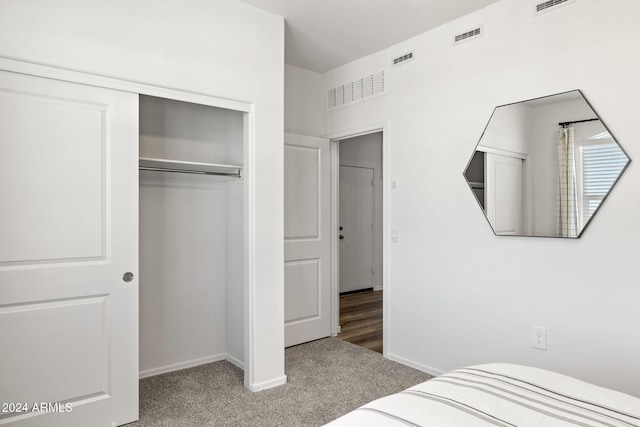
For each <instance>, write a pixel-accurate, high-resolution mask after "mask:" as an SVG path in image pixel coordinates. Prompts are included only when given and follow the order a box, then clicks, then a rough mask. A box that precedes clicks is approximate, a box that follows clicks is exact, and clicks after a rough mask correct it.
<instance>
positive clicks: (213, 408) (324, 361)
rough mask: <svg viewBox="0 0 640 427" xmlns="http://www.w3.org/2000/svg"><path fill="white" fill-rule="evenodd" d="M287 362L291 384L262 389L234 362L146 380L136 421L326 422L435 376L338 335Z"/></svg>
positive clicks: (292, 351) (175, 425)
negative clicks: (251, 386) (247, 385)
mask: <svg viewBox="0 0 640 427" xmlns="http://www.w3.org/2000/svg"><path fill="white" fill-rule="evenodd" d="M285 363H286V365H285V369H286V374H287V380H288V383H287V384H286V385H283V386H280V387H276V388H273V389H270V390H265V391H261V392H258V393H251V392H249V391H247V390H246V389H244V388H243V385H242V384H243V372H242V370H240V369H238V368H237V367H235V366H234V365H232V364H231V363H229V362H226V361H222V362H215V363H210V364H207V365H202V366H198V367H195V368H189V369H184V370H182V371H177V372H171V373H168V374H163V375H158V376H155V377H151V378H146V379H143V380H141V381H140V421H138V422H136V423H132V424H129V426H132V427H147V426H167V427H169V426H170V427H183V426H184V427H186V426H189V427H191V426H194V427H195V426H197V427H202V426H216V427H219V426H269V427H272V426H320V425H323V424H325V423H327V422H329V421H331V420H333V419H335V418H337V417H339V416H341V415H343V414H345V413H347V412H349V411H351V410H353V409H355V408H357V407H358V406H360V405H362V404H364V403H366V402H369V401H371V400H373V399H377V398H378V397H382V396H386V395H388V394H391V393H395V392H397V391H400V390H403V389H405V388H407V387H410V386H412V385H414V384H417V383H420V382H422V381H425V380H427V379H429V378H431V377H430V376H429V375H428V374H425V373H424V372H420V371H417V370H415V369H412V368H409V367H407V366H404V365H401V364H399V363H396V362H392V361H390V360H386V359H384V358H383V357H382V355H380V354H379V353H376V352H374V351H371V350H367V349H365V348H362V347H358V346H356V345H353V344H350V343H348V342H344V341H341V340H339V339H337V338H326V339H322V340H319V341H314V342H311V343H307V344H302V345H299V346H296V347H291V348H288V349H287V350H286V352H285Z"/></svg>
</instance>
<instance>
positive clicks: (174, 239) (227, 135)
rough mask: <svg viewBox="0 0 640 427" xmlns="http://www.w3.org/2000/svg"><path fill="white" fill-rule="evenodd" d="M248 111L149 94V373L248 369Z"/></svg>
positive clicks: (145, 199)
mask: <svg viewBox="0 0 640 427" xmlns="http://www.w3.org/2000/svg"><path fill="white" fill-rule="evenodd" d="M246 121H247V113H245V112H242V111H236V110H231V109H225V108H219V107H215V106H210V105H203V104H198V103H191V102H184V101H178V100H173V99H166V98H160V97H154V96H147V95H140V97H139V144H140V146H139V150H140V152H139V155H140V172H139V221H140V223H139V227H140V228H139V252H140V259H139V266H140V289H139V297H140V307H139V309H140V316H139V328H140V331H139V333H140V341H139V342H140V344H139V352H140V353H139V363H140V365H139V371H140V378H145V377H149V376H153V375H158V374H162V373H165V372H170V371H175V370H179V369H184V368H188V367H192V366H197V365H201V364H205V363H210V362H215V361H219V360H223V359H226V360H228V361H230V362H232V363H234V364H236V365H238V366H239V367H241V368H243V362H244V357H245V351H244V281H245V276H246V275H245V270H246V269H247V268H248V266H247V265H245V256H244V253H245V248H244V246H245V243H244V242H245V236H246V233H247V229H246V225H245V219H244V218H245V215H244V211H245V207H244V204H245V203H246V202H245V192H246V189H245V182H244V179H243V177H244V172H243V164H244V159H245V151H246V150H245V141H246V138H245V129H246Z"/></svg>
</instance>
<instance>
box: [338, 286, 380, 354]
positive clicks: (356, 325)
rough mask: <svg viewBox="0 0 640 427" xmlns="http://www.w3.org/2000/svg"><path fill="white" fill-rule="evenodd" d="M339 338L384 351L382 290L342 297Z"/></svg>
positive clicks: (370, 348)
mask: <svg viewBox="0 0 640 427" xmlns="http://www.w3.org/2000/svg"><path fill="white" fill-rule="evenodd" d="M340 327H341V332H340V334H338V338H340V339H342V340H344V341H348V342H350V343H353V344H356V345H359V346H361V347H365V348H368V349H369V350H373V351H377V352H378V353H382V291H368V292H361V293H356V294H349V295H343V296H341V297H340Z"/></svg>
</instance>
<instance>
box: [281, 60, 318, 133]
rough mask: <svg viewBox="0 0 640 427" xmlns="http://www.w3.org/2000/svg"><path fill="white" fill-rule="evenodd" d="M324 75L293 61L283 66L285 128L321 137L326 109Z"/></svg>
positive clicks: (286, 130) (289, 130) (291, 131)
mask: <svg viewBox="0 0 640 427" xmlns="http://www.w3.org/2000/svg"><path fill="white" fill-rule="evenodd" d="M324 93H325V90H324V75H323V74H320V73H316V72H315V71H310V70H305V69H304V68H300V67H296V66H293V65H285V66H284V130H285V132H290V133H297V134H300V135H309V136H316V137H320V136H323V135H324V114H325V111H326V104H325V95H324Z"/></svg>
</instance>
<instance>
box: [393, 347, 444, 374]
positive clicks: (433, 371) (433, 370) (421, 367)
mask: <svg viewBox="0 0 640 427" xmlns="http://www.w3.org/2000/svg"><path fill="white" fill-rule="evenodd" d="M387 359H389V360H393V361H394V362H398V363H402V364H403V365H407V366H409V367H411V368H414V369H417V370H419V371H422V372H426V373H427V374H429V375H433V376H434V377H437V376H440V375H442V374H444V373H445V372H447V371H443V370H442V369H437V368H433V367H431V366H427V365H423V364H421V363H418V362H414V361H413V360H409V359H405V358H404V357H400V356H396V355H395V354H389V353H387Z"/></svg>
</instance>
